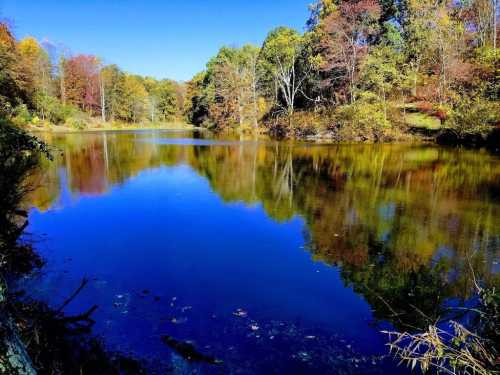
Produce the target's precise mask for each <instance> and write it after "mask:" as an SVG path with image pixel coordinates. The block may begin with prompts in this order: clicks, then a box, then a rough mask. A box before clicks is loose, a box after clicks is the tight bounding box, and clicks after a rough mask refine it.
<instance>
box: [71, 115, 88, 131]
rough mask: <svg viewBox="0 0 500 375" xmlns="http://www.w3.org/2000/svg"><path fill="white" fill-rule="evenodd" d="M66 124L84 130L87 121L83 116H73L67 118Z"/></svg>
mask: <svg viewBox="0 0 500 375" xmlns="http://www.w3.org/2000/svg"><path fill="white" fill-rule="evenodd" d="M66 126H68V127H70V128H74V129H78V130H83V129H85V127H86V126H87V122H86V121H85V119H84V118H83V117H82V116H73V117H70V118H68V119H67V120H66Z"/></svg>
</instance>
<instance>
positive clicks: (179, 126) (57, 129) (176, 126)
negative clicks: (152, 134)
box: [26, 122, 202, 133]
mask: <svg viewBox="0 0 500 375" xmlns="http://www.w3.org/2000/svg"><path fill="white" fill-rule="evenodd" d="M26 129H27V130H28V131H30V132H51V133H87V132H100V131H131V130H201V129H202V128H199V127H196V126H194V125H190V124H187V123H181V122H175V123H164V124H158V125H155V124H134V125H103V126H89V127H84V128H82V129H78V128H74V127H69V126H64V125H48V126H47V125H46V126H29V127H27V128H26Z"/></svg>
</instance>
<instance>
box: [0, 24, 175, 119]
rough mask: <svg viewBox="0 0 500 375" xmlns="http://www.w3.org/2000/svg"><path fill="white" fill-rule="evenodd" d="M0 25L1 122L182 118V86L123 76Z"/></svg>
mask: <svg viewBox="0 0 500 375" xmlns="http://www.w3.org/2000/svg"><path fill="white" fill-rule="evenodd" d="M51 47H53V46H50V45H49V46H44V45H42V44H40V43H39V42H38V41H37V40H36V39H34V38H32V37H27V38H25V39H23V40H20V41H16V39H15V38H14V36H13V35H12V32H11V30H10V28H9V26H8V25H7V24H6V23H0V117H2V118H11V119H12V120H13V121H14V123H16V124H18V125H28V124H33V125H37V124H40V123H44V122H47V123H51V124H56V125H59V124H65V125H69V126H72V127H76V128H82V127H85V126H86V125H88V123H89V122H92V121H93V122H115V121H116V122H125V123H142V122H151V123H159V122H168V121H173V120H175V119H179V118H181V117H183V106H184V102H183V100H184V99H183V98H184V85H183V84H181V83H178V82H175V81H172V80H157V79H154V78H151V77H141V76H138V75H133V74H128V73H125V72H123V71H122V70H120V68H119V67H118V66H116V65H104V64H103V63H102V61H101V60H100V59H99V58H97V57H96V56H92V55H70V54H68V53H65V52H64V51H61V52H58V51H56V50H55V49H54V48H51Z"/></svg>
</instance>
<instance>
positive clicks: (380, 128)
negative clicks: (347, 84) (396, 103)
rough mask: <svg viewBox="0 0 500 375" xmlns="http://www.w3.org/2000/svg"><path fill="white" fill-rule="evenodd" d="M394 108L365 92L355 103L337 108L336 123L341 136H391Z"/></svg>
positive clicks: (360, 138)
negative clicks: (391, 120)
mask: <svg viewBox="0 0 500 375" xmlns="http://www.w3.org/2000/svg"><path fill="white" fill-rule="evenodd" d="M392 116H393V108H392V106H391V105H390V103H388V102H386V103H385V104H384V103H383V102H381V101H380V100H378V97H376V96H375V95H371V94H369V93H365V94H364V95H362V96H361V98H360V99H359V100H358V101H356V102H355V103H352V104H348V105H344V106H341V107H339V108H337V110H336V111H335V119H336V121H335V124H336V130H337V132H338V134H339V137H340V138H341V139H344V140H353V141H383V140H385V139H387V138H388V137H390V133H391V130H392V129H391V128H392V126H391V122H390V121H389V119H390V118H391V117H392Z"/></svg>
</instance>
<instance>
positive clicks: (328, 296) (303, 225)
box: [28, 133, 406, 374]
mask: <svg viewBox="0 0 500 375" xmlns="http://www.w3.org/2000/svg"><path fill="white" fill-rule="evenodd" d="M169 136H170V135H169V134H168V133H167V134H163V135H162V139H160V140H159V141H158V142H151V138H150V134H146V137H148V138H141V137H140V139H135V137H134V138H133V139H132V140H131V139H129V138H126V136H125V135H119V134H118V135H113V137H115V140H116V139H118V141H119V142H120V143H121V144H125V145H126V146H127V147H129V146H130V147H132V146H133V147H136V149H135V150H136V151H134V152H135V153H134V152H133V153H130V150H129V149H128V148H127V151H126V159H127V161H129V160H132V161H133V160H135V159H138V158H140V157H142V156H144V155H145V152H144V150H143V149H141V147H146V146H147V147H171V148H172V147H173V148H175V150H174V151H176V152H180V153H181V154H182V153H183V152H185V151H186V150H179V149H178V148H183V147H184V148H190V147H194V146H198V147H210V145H211V141H206V142H205V141H203V142H202V144H200V143H199V141H197V140H195V139H193V140H188V141H185V138H180V139H179V138H176V139H169V138H168V137H169ZM182 136H183V137H185V135H182ZM75 137H76V136H75ZM80 137H84V136H80ZM92 137H93V138H92V142H94V141H95V138H96V137H97V138H98V141H97V142H96V143H95V144H101V143H99V142H101V141H100V138H99V137H101V136H100V135H93V136H92ZM120 137H122V138H123V139H122V138H120ZM63 141H64V142H69V141H68V140H67V139H63ZM85 142H89V143H90V140H85V141H83V143H84V144H85ZM106 142H108V141H106ZM230 143H231V142H230ZM59 144H60V145H61V144H63V143H62V142H61V141H60V143H59ZM231 144H232V143H231ZM231 144H226V143H223V145H224V146H226V147H231ZM240 146H241V145H240ZM92 147H94V146H92ZM95 147H97V146H95ZM107 147H108V150H107V152H109V153H112V152H115V153H117V154H118V153H119V152H118V151H117V150H118V148H116V149H113V148H112V147H111V144H110V145H107ZM242 147H255V144H254V143H249V144H248V145H246V146H242ZM92 150H93V151H92V152H94V153H97V154H98V155H100V156H99V160H104V159H105V160H107V161H106V162H107V163H108V164H107V165H108V168H116V169H119V165H122V166H124V165H125V163H124V162H123V161H122V162H121V164H120V163H118V165H116V163H114V162H112V160H110V156H109V155H108V156H107V159H106V158H104V157H102V155H103V154H102V153H103V151H102V150H101V149H96V148H92ZM113 150H114V151H113ZM137 150H139V151H137ZM140 150H142V151H140ZM148 150H149V149H148ZM169 150H170V149H169ZM84 151H85V150H83V151H82V149H78V148H77V149H73V150H72V151H68V150H66V152H67V153H69V152H72V153H73V156H74V157H75V158H76V159H75V160H77V159H78V156H79V155H83V154H84ZM149 151H151V150H149ZM149 151H148V152H149ZM195 151H196V150H195ZM198 151H200V150H198ZM201 151H203V150H201ZM205 151H206V150H205ZM92 152H91V153H90V154H91V155H94V154H92ZM97 154H95V155H97ZM195 154H196V153H195ZM148 155H149V154H148ZM197 158H198V159H197V161H200V159H199V158H200V157H199V156H197ZM118 159H119V158H118ZM86 160H87V159H84V160H83V161H80V162H79V164H78V165H79V168H82V167H86V168H87V169H88V170H87V171H86V173H87V174H82V175H81V176H79V177H78V178H77V180H79V181H80V182H81V183H82V181H83V183H84V181H85V180H89V181H90V180H92V181H95V179H96V178H97V177H96V174H99V173H101V174H102V172H101V171H100V169H99V168H96V167H95V165H94V163H95V161H92V162H89V161H86ZM119 160H121V159H119ZM73 163H74V162H73ZM86 163H89V164H88V165H87V164H86ZM102 163H104V162H101V161H99V162H98V164H99V165H101V164H102ZM221 163H222V161H221ZM194 164H195V163H194V162H193V161H191V162H187V161H186V159H185V158H182V157H181V158H180V159H179V160H178V161H176V162H171V161H168V162H167V161H164V162H159V163H156V162H151V163H149V164H147V165H146V166H145V167H140V168H137V171H134V172H131V173H128V174H127V173H125V174H126V175H127V177H125V178H122V179H120V180H115V181H113V179H112V178H111V177H110V176H111V175H115V174H117V173H118V172H116V171H115V172H113V173H111V172H110V170H109V169H108V170H107V172H106V173H104V174H103V175H104V176H106V177H105V178H104V180H103V181H102V183H101V182H100V183H99V184H98V185H99V186H101V185H102V186H105V188H104V189H100V188H99V189H94V190H93V189H84V188H82V189H80V190H79V189H78V188H76V187H75V184H72V183H71V181H72V180H75V173H78V172H75V171H76V168H75V167H74V165H73V166H72V167H71V168H70V167H69V164H68V162H67V161H66V162H63V161H56V162H55V165H52V166H50V167H49V168H53V169H54V172H53V175H54V176H55V177H54V179H55V180H56V183H54V185H55V186H56V187H57V189H56V191H57V194H55V195H54V196H53V201H52V203H51V205H50V207H49V208H47V207H44V208H43V209H40V208H36V207H35V208H33V209H32V211H31V215H30V226H29V228H28V231H29V233H30V236H31V238H32V239H34V240H35V242H36V247H37V249H38V250H39V251H40V252H41V254H42V256H43V257H44V258H45V259H46V260H47V264H46V266H45V267H44V268H43V269H42V271H41V272H42V274H41V275H38V276H34V278H33V282H32V294H33V295H35V296H37V297H39V298H42V299H43V300H46V301H48V302H49V304H50V305H52V306H55V307H57V306H59V305H60V304H61V303H62V302H63V301H64V300H65V299H66V298H67V297H68V296H69V295H70V294H71V293H72V292H73V291H74V290H75V289H76V288H77V287H78V285H79V284H80V282H81V280H82V279H83V278H85V277H86V278H89V279H90V280H91V282H90V283H89V285H88V286H87V287H86V288H85V289H84V290H83V291H82V292H81V293H80V295H79V296H78V298H76V299H75V300H74V301H73V302H72V303H71V304H70V305H68V307H67V308H66V310H65V312H66V313H68V314H79V313H81V312H82V311H86V310H87V309H88V308H89V307H90V306H92V305H94V304H96V305H98V306H99V308H98V310H97V311H96V312H95V314H94V315H93V318H94V320H95V321H96V324H95V326H94V329H93V333H94V334H96V335H98V336H101V337H102V338H103V340H104V342H105V344H106V347H107V348H108V349H109V350H112V351H121V352H124V353H127V354H131V355H133V356H134V357H137V358H141V359H145V360H147V361H149V363H150V366H151V371H152V372H153V369H155V368H156V369H158V368H162V367H163V368H169V369H170V371H172V372H174V373H194V372H197V373H241V374H268V373H276V374H295V373H296V374H313V373H317V374H326V373H332V374H334V373H384V374H389V373H394V374H397V373H406V370H405V369H404V368H398V367H396V365H395V364H394V363H393V361H392V360H391V358H390V357H388V356H387V354H388V351H387V347H386V345H385V344H386V342H387V336H386V335H385V334H382V333H381V332H380V331H381V330H383V329H390V328H391V327H392V325H391V322H389V321H384V320H379V319H375V317H374V315H373V311H372V306H371V305H370V304H369V302H367V301H366V300H365V298H364V297H363V295H362V294H360V293H358V292H355V291H354V290H353V286H352V284H349V283H346V281H345V280H344V279H343V277H342V275H341V272H342V267H341V266H334V265H331V264H328V262H325V261H323V260H320V259H315V257H314V256H313V255H312V253H311V251H310V249H309V247H310V241H311V238H310V235H309V227H308V222H307V221H306V219H305V217H304V216H303V215H301V214H300V212H296V213H295V214H293V215H291V217H289V218H286V219H284V220H281V219H280V220H277V219H276V218H273V217H271V216H270V215H269V213H268V210H266V209H265V208H264V207H263V203H262V202H261V201H259V199H254V200H252V201H251V202H248V201H245V199H241V200H238V199H231V200H224V199H223V198H222V197H221V194H219V193H217V192H216V191H215V190H214V187H213V186H214V185H213V184H212V183H211V181H210V177H207V175H210V173H208V172H205V173H200V172H199V170H197V169H196V168H194V167H193V165H194ZM109 165H114V167H109ZM127 165H128V164H127ZM123 168H130V166H128V167H125V166H124V167H123ZM226 168H228V169H227V170H229V168H231V167H230V166H228V167H226ZM223 170H224V169H223ZM227 170H226V171H227ZM238 181H240V180H239V179H236V180H234V181H232V182H230V183H228V186H229V187H232V185H235V184H238V183H239V182H238ZM264 186H265V185H264ZM394 211H395V205H394V204H389V205H387V204H385V205H383V204H381V205H380V208H378V209H377V212H379V213H380V215H381V216H382V217H389V216H390V217H391V220H392V217H393V216H394ZM309 220H310V219H309ZM331 236H333V233H332V234H331ZM381 237H382V240H384V239H385V238H386V237H387V233H386V234H382V235H381ZM238 315H240V316H238ZM162 335H169V336H172V337H175V338H176V339H178V340H181V341H186V340H189V342H192V343H193V345H194V346H195V347H196V348H197V349H199V350H200V351H201V352H203V353H206V354H207V355H211V356H213V357H216V358H218V359H220V360H222V361H224V364H222V365H220V366H211V365H207V364H191V363H188V362H186V361H184V360H183V359H182V358H181V357H180V356H179V355H178V354H177V353H175V352H173V351H172V350H171V349H170V348H169V347H167V346H166V345H165V344H164V343H162V341H161V340H160V338H161V336H162Z"/></svg>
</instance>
